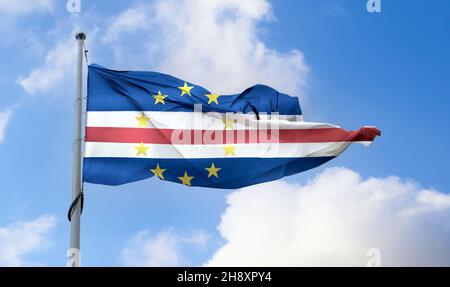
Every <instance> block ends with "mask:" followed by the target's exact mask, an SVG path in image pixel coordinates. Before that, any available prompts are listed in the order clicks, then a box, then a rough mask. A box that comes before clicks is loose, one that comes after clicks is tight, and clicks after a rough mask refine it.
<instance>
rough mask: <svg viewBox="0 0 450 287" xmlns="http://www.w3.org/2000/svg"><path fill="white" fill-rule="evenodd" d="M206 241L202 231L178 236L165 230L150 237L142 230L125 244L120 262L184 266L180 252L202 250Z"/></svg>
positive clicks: (136, 264) (184, 262) (206, 238)
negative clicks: (194, 249)
mask: <svg viewBox="0 0 450 287" xmlns="http://www.w3.org/2000/svg"><path fill="white" fill-rule="evenodd" d="M208 239H209V236H208V235H207V234H206V233H204V232H202V231H198V232H194V233H190V234H179V233H175V232H174V231H172V230H165V231H162V232H160V233H158V234H156V235H155V236H151V234H150V232H149V231H148V230H143V231H140V232H138V233H137V234H136V235H135V236H134V237H133V238H132V239H131V240H130V241H129V242H128V243H127V245H126V247H125V248H124V249H123V251H122V254H121V261H122V262H123V263H124V265H126V266H179V265H182V264H186V261H185V258H184V256H183V252H182V250H184V249H186V248H189V249H191V248H197V249H200V250H201V249H204V248H205V247H206V244H207V241H208Z"/></svg>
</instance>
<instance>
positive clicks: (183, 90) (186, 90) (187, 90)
mask: <svg viewBox="0 0 450 287" xmlns="http://www.w3.org/2000/svg"><path fill="white" fill-rule="evenodd" d="M192 88H194V86H188V84H187V83H186V82H184V86H183V87H178V89H180V90H181V96H183V95H184V94H188V95H189V96H192V95H191V90H192Z"/></svg>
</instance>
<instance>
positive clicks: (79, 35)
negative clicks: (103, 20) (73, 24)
mask: <svg viewBox="0 0 450 287" xmlns="http://www.w3.org/2000/svg"><path fill="white" fill-rule="evenodd" d="M75 39H77V40H83V41H84V40H86V34H84V32H77V33H76V34H75Z"/></svg>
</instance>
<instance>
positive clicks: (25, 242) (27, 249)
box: [0, 215, 56, 266]
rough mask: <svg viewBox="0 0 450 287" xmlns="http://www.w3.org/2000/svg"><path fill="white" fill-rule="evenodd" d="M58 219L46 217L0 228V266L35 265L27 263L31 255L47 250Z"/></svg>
mask: <svg viewBox="0 0 450 287" xmlns="http://www.w3.org/2000/svg"><path fill="white" fill-rule="evenodd" d="M55 225H56V218H55V217H54V216H50V215H45V216H41V217H39V218H37V219H35V220H32V221H18V222H15V223H13V224H11V225H8V226H6V227H0V266H22V265H35V263H29V262H26V261H25V257H26V256H27V255H29V254H30V253H33V252H36V251H40V250H43V249H45V248H46V247H47V246H48V244H49V238H48V237H49V232H50V231H51V230H52V229H53V228H54V227H55Z"/></svg>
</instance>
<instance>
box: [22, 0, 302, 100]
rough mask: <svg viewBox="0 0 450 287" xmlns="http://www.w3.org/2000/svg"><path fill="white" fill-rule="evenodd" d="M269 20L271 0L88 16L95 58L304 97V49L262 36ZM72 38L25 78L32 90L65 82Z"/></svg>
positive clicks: (192, 2)
mask: <svg viewBox="0 0 450 287" xmlns="http://www.w3.org/2000/svg"><path fill="white" fill-rule="evenodd" d="M173 11H177V13H176V15H175V16H174V13H173ZM194 11H195V12H194ZM91 19H92V20H91ZM270 19H272V9H271V6H270V4H269V2H268V1H267V0H247V1H237V0H219V1H204V0H181V1H180V0H177V1H175V0H166V1H162V0H159V1H156V2H154V3H152V4H144V3H140V4H136V5H134V6H132V7H131V8H129V9H127V10H125V11H123V12H122V13H119V14H118V15H116V16H112V17H111V18H110V19H107V20H104V18H102V17H89V19H85V20H86V22H88V24H86V26H87V27H95V29H97V31H98V35H99V39H98V41H97V40H96V39H95V37H92V35H91V34H92V31H86V32H87V34H88V42H87V44H88V46H90V48H91V49H92V48H93V46H94V45H95V48H94V54H93V53H90V57H91V58H92V59H96V60H97V59H100V60H103V61H102V62H97V63H99V64H103V65H105V66H109V67H114V68H116V69H141V70H157V71H161V72H166V73H169V74H173V75H175V76H178V77H181V78H184V79H186V80H188V81H191V82H194V83H197V84H201V85H204V86H206V87H207V88H209V89H211V90H213V91H215V92H217V93H222V94H228V93H237V92H241V91H243V90H244V89H246V88H248V87H249V86H251V85H254V84H257V83H261V84H267V85H270V86H273V87H274V88H277V89H279V90H280V91H281V92H286V93H289V94H292V95H295V96H303V95H304V90H305V87H306V83H307V74H308V67H307V65H306V64H305V61H304V56H303V54H302V52H300V51H299V50H295V49H293V50H291V51H287V52H280V51H276V50H274V49H271V48H269V47H268V46H267V45H266V44H265V43H264V41H263V40H262V39H261V35H260V30H259V29H258V25H259V24H260V23H261V22H262V21H265V20H270ZM71 29H72V30H73V29H74V28H73V27H72V28H71ZM67 34H68V35H70V36H72V34H73V33H71V32H70V33H69V31H67ZM66 37H67V36H65V37H64V39H63V40H62V41H60V42H58V44H57V45H56V46H55V47H54V48H53V49H51V50H50V52H49V53H48V55H47V57H46V59H45V62H44V63H43V66H42V67H39V68H35V69H33V70H32V71H31V72H30V73H29V74H28V75H27V76H23V77H21V78H20V79H19V81H18V82H19V84H20V85H21V86H22V87H23V88H24V90H25V91H26V92H27V93H37V92H49V91H52V90H53V89H55V87H57V86H61V85H63V83H64V79H65V78H67V77H68V76H69V72H70V71H71V68H73V67H74V61H75V57H76V54H74V53H72V51H73V49H74V48H75V46H76V44H75V41H74V40H73V37H71V38H70V39H69V40H66ZM95 50H96V51H102V54H97V55H96V54H95ZM106 52H108V54H112V55H113V57H112V58H113V59H114V60H111V57H108V56H105V55H104V54H105V53H106Z"/></svg>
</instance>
